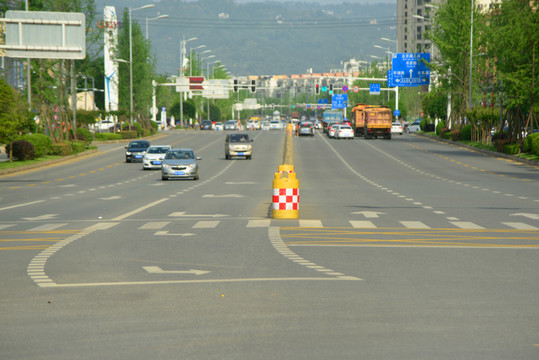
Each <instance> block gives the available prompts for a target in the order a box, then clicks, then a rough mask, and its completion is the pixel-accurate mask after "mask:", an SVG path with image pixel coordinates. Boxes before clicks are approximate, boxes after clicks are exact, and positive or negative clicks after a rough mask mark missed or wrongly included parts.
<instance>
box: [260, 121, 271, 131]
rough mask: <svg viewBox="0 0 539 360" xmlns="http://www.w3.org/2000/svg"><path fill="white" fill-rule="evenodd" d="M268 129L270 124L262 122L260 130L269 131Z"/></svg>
mask: <svg viewBox="0 0 539 360" xmlns="http://www.w3.org/2000/svg"><path fill="white" fill-rule="evenodd" d="M269 129H270V122H269V121H262V130H266V131H267V130H269Z"/></svg>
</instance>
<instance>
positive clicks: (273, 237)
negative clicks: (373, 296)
mask: <svg viewBox="0 0 539 360" xmlns="http://www.w3.org/2000/svg"><path fill="white" fill-rule="evenodd" d="M268 237H269V240H270V242H271V245H272V246H273V248H274V249H275V250H276V251H277V252H278V253H279V254H281V255H283V256H284V257H285V258H287V259H288V260H291V261H294V262H296V263H297V264H298V265H302V266H304V267H306V268H308V269H313V270H316V271H319V272H322V273H325V274H327V275H332V276H336V277H337V279H342V280H363V279H360V278H357V277H355V276H346V275H344V274H341V273H338V272H335V271H333V270H330V269H327V268H325V267H324V266H320V265H316V264H314V263H312V262H310V261H308V260H306V259H304V258H302V257H301V256H299V255H298V254H296V253H294V252H293V251H292V250H290V248H289V247H288V246H287V245H286V244H285V242H284V241H283V239H282V238H281V234H280V232H279V228H278V227H276V226H270V227H269V228H268Z"/></svg>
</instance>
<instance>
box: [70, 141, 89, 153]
mask: <svg viewBox="0 0 539 360" xmlns="http://www.w3.org/2000/svg"><path fill="white" fill-rule="evenodd" d="M85 147H86V144H85V143H84V142H83V141H72V142H71V149H72V153H75V154H77V153H80V152H83V151H84V148H85Z"/></svg>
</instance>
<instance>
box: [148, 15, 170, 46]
mask: <svg viewBox="0 0 539 360" xmlns="http://www.w3.org/2000/svg"><path fill="white" fill-rule="evenodd" d="M165 18H168V15H159V16H156V17H154V18H150V19H148V17H147V16H146V41H147V40H148V22H150V21H153V20H159V19H165Z"/></svg>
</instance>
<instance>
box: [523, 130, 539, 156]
mask: <svg viewBox="0 0 539 360" xmlns="http://www.w3.org/2000/svg"><path fill="white" fill-rule="evenodd" d="M536 138H539V133H534V134H530V135H528V136H526V138H525V139H524V144H523V147H522V151H523V152H525V153H529V154H532V153H533V141H534V139H536Z"/></svg>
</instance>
